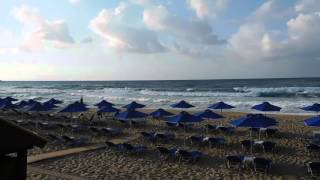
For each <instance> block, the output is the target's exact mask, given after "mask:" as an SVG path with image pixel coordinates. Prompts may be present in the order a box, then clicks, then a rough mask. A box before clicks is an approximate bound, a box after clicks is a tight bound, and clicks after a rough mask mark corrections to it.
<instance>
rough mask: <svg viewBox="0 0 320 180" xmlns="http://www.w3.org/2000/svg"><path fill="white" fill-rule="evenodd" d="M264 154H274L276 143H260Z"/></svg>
mask: <svg viewBox="0 0 320 180" xmlns="http://www.w3.org/2000/svg"><path fill="white" fill-rule="evenodd" d="M262 146H263V150H264V152H272V153H274V149H275V147H276V143H274V142H271V141H265V142H263V143H262Z"/></svg>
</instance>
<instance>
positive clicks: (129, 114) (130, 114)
mask: <svg viewBox="0 0 320 180" xmlns="http://www.w3.org/2000/svg"><path fill="white" fill-rule="evenodd" d="M147 116H148V115H147V114H145V113H143V112H140V111H136V110H132V109H131V110H126V111H123V112H119V113H118V114H117V115H116V116H115V118H117V119H121V120H132V119H139V118H144V117H147Z"/></svg>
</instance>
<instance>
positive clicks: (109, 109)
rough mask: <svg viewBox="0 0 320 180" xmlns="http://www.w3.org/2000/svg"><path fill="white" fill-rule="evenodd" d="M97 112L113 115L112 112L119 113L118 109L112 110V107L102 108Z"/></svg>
mask: <svg viewBox="0 0 320 180" xmlns="http://www.w3.org/2000/svg"><path fill="white" fill-rule="evenodd" d="M97 112H99V113H113V112H119V109H117V108H114V107H112V106H103V107H102V108H100V109H99V110H98V111H97Z"/></svg>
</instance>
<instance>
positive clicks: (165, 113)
mask: <svg viewBox="0 0 320 180" xmlns="http://www.w3.org/2000/svg"><path fill="white" fill-rule="evenodd" d="M150 115H151V116H152V117H154V118H163V117H168V116H172V115H173V114H172V113H171V112H168V111H166V110H164V109H162V108H159V109H157V110H155V111H153V112H152V113H150Z"/></svg>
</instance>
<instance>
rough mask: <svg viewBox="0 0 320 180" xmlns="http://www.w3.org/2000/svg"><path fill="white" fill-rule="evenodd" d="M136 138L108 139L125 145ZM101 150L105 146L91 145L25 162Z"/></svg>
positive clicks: (48, 154) (34, 157) (44, 155)
mask: <svg viewBox="0 0 320 180" xmlns="http://www.w3.org/2000/svg"><path fill="white" fill-rule="evenodd" d="M136 138H138V136H130V137H126V138H115V139H110V140H109V141H110V142H113V143H125V142H128V141H132V140H134V139H136ZM103 148H106V145H105V144H96V145H91V146H83V147H77V148H70V149H65V150H61V151H54V152H48V153H42V154H36V155H33V156H28V159H27V162H28V164H30V163H35V162H38V161H42V160H47V159H52V158H59V157H63V156H67V155H72V154H77V153H81V152H86V151H93V150H98V149H103Z"/></svg>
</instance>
